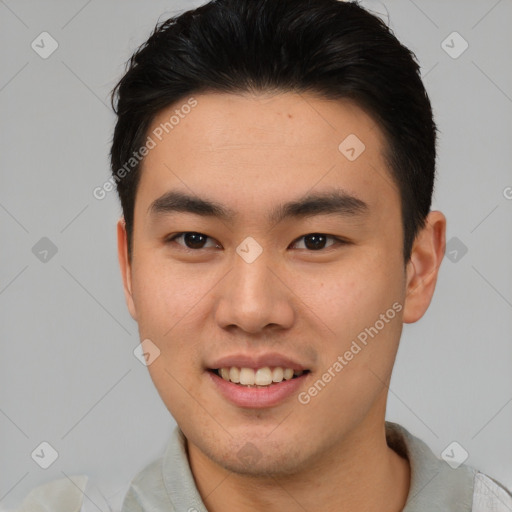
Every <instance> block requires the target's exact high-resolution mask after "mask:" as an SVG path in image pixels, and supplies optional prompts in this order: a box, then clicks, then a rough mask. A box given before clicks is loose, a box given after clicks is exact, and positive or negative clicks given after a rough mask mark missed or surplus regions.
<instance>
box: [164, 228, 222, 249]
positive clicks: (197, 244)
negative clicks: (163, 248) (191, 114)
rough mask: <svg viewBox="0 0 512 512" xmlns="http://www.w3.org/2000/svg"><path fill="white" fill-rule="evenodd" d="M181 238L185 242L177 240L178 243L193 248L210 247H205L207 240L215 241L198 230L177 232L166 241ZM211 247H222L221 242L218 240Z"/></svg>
mask: <svg viewBox="0 0 512 512" xmlns="http://www.w3.org/2000/svg"><path fill="white" fill-rule="evenodd" d="M179 239H183V243H180V242H176V243H177V244H178V245H181V246H183V247H185V248H186V249H192V250H198V249H205V248H208V247H205V243H206V240H208V239H210V240H212V241H214V239H213V238H210V237H209V236H207V235H205V234H203V233H197V232H196V231H184V232H182V233H177V234H175V235H172V236H170V237H168V238H166V240H165V241H166V243H171V242H175V241H177V240H179ZM215 242H216V241H215ZM210 247H214V248H215V247H217V248H221V247H220V244H219V243H218V242H216V243H214V245H213V246H210Z"/></svg>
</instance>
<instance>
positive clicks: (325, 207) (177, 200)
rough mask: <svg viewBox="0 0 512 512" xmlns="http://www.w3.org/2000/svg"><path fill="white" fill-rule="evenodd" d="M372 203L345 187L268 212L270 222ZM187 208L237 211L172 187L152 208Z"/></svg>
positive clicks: (226, 215) (220, 213)
mask: <svg viewBox="0 0 512 512" xmlns="http://www.w3.org/2000/svg"><path fill="white" fill-rule="evenodd" d="M368 210H369V207H368V204H367V203H365V202H364V201H363V200H361V199H359V198H357V197H355V196H353V195H350V194H349V193H347V192H345V191H343V190H336V189H334V190H330V191H327V192H321V193H312V194H308V195H306V196H305V197H303V198H301V199H298V200H295V201H290V202H287V203H284V204H282V205H278V206H277V207H275V208H273V209H272V210H271V212H270V214H269V216H268V219H267V220H268V222H269V223H270V224H273V223H279V222H282V221H283V220H285V219H288V218H306V217H313V216H316V215H337V216H342V217H347V216H348V217H351V216H358V215H362V214H364V213H366V212H368ZM175 212H185V213H191V214H194V215H200V216H202V217H216V218H219V219H221V220H224V221H227V222H230V221H233V220H234V219H235V218H236V217H237V216H238V214H237V212H235V211H234V210H232V209H231V208H228V207H227V206H224V205H222V204H220V203H218V202H216V201H211V200H208V199H203V198H200V197H197V196H192V195H188V194H186V193H184V192H180V191H175V190H173V191H169V192H167V193H165V194H164V195H162V196H161V197H159V198H158V199H155V200H154V201H153V202H152V203H151V205H150V206H149V208H148V213H149V214H150V215H154V216H155V215H156V216H159V215H167V214H172V213H175Z"/></svg>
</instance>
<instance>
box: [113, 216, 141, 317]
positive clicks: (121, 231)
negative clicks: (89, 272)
mask: <svg viewBox="0 0 512 512" xmlns="http://www.w3.org/2000/svg"><path fill="white" fill-rule="evenodd" d="M117 257H118V259H119V267H120V268H121V276H122V278H123V286H124V297H125V299H126V305H127V306H128V310H129V311H130V315H132V318H133V319H134V320H135V321H137V313H136V310H135V304H134V302H133V296H132V269H131V264H130V260H129V258H128V237H127V235H126V223H125V221H124V218H121V219H119V221H118V222H117Z"/></svg>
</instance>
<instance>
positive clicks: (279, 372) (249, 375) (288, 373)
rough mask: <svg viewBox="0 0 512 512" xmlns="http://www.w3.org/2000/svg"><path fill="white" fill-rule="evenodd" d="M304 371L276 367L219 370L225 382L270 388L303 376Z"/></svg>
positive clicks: (233, 367)
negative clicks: (271, 385) (277, 383)
mask: <svg viewBox="0 0 512 512" xmlns="http://www.w3.org/2000/svg"><path fill="white" fill-rule="evenodd" d="M303 373H304V372H303V371H302V370H295V371H294V370H293V369H292V368H282V367H280V366H276V367H275V368H272V369H271V368H269V367H268V366H265V367H263V368H258V369H256V370H254V369H252V368H238V367H236V366H231V367H230V368H219V374H220V376H221V377H222V378H223V379H224V380H229V381H231V382H235V383H236V384H242V385H244V386H254V385H256V386H268V385H269V384H272V382H281V381H282V380H283V379H284V380H290V379H291V378H293V376H294V375H297V376H298V375H302V374H303Z"/></svg>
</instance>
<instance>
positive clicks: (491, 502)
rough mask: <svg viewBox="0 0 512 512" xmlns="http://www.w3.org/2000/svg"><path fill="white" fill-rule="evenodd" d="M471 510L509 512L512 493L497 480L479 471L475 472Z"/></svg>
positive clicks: (511, 507)
mask: <svg viewBox="0 0 512 512" xmlns="http://www.w3.org/2000/svg"><path fill="white" fill-rule="evenodd" d="M472 510H473V512H510V511H511V510H512V493H511V492H510V491H509V490H508V489H507V488H506V487H505V486H504V485H502V484H500V483H499V482H498V481H496V480H494V479H493V478H491V477H490V476H487V475H485V474H483V473H481V472H480V471H477V472H476V474H475V481H474V487H473V509H472Z"/></svg>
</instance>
